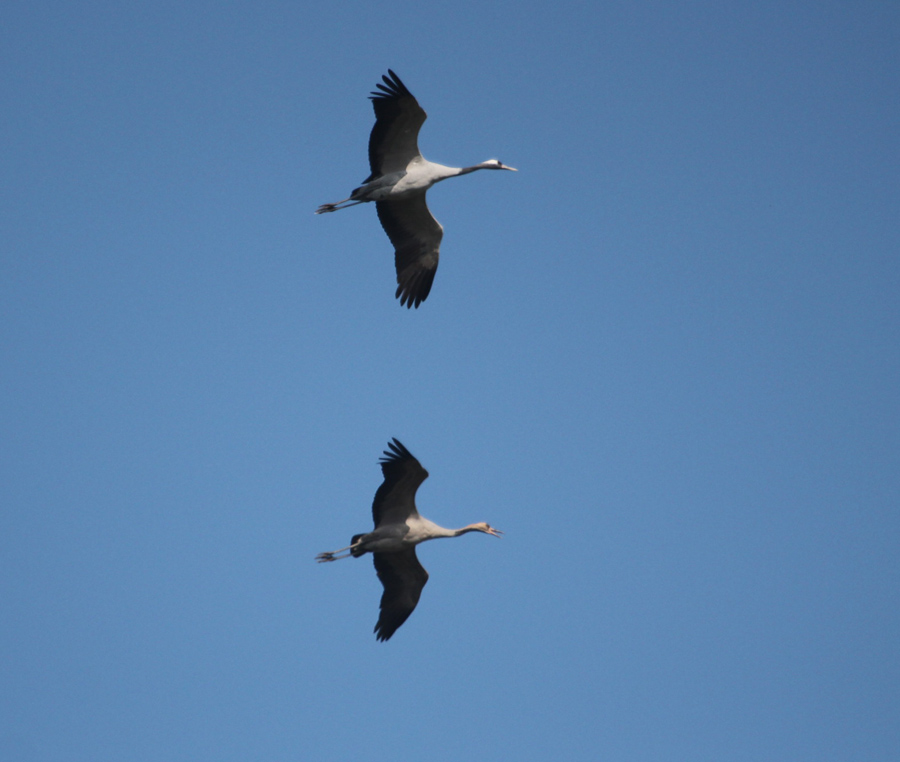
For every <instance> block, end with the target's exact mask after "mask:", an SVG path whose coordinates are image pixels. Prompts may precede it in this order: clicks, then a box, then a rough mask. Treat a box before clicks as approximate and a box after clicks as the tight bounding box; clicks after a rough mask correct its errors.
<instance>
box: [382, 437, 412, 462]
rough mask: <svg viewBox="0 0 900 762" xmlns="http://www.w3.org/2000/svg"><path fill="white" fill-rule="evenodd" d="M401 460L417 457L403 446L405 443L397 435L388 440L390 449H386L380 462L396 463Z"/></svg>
mask: <svg viewBox="0 0 900 762" xmlns="http://www.w3.org/2000/svg"><path fill="white" fill-rule="evenodd" d="M401 460H415V457H413V454H412V453H411V452H410V451H409V450H407V449H406V448H405V447H404V446H403V443H402V442H401V441H400V440H399V439H397V437H393V438H392V439H391V441H390V442H388V449H387V450H385V451H384V454H383V455H382V457H381V459H380V460H379V461H378V462H379V463H395V462H397V461H401Z"/></svg>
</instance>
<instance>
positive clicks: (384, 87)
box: [369, 69, 412, 100]
mask: <svg viewBox="0 0 900 762" xmlns="http://www.w3.org/2000/svg"><path fill="white" fill-rule="evenodd" d="M381 79H382V80H384V84H381V82H377V83H376V84H375V87H377V88H378V90H373V91H372V93H371V94H370V95H369V98H371V99H372V100H375V99H376V98H403V97H405V96H409V97H410V98H412V93H411V92H410V91H409V90H408V89H407V88H406V85H404V84H403V82H402V81H401V80H400V77H398V76H397V75H396V74H395V73H394V71H393V69H388V73H387V74H384V75H382V77H381Z"/></svg>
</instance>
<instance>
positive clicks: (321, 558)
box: [316, 553, 337, 564]
mask: <svg viewBox="0 0 900 762" xmlns="http://www.w3.org/2000/svg"><path fill="white" fill-rule="evenodd" d="M316 561H318V562H319V563H320V564H324V563H325V562H326V561H337V559H336V558H335V557H334V553H319V555H317V556H316Z"/></svg>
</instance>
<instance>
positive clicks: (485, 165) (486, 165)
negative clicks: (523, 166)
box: [478, 159, 519, 172]
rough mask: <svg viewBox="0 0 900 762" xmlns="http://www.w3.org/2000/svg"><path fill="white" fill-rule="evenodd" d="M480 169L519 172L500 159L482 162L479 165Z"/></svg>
mask: <svg viewBox="0 0 900 762" xmlns="http://www.w3.org/2000/svg"><path fill="white" fill-rule="evenodd" d="M478 168H479V169H508V170H509V171H510V172H518V171H519V170H518V169H516V168H515V167H507V166H506V165H505V164H504V163H503V162H502V161H499V160H498V159H488V160H487V161H483V162H481V164H479V165H478Z"/></svg>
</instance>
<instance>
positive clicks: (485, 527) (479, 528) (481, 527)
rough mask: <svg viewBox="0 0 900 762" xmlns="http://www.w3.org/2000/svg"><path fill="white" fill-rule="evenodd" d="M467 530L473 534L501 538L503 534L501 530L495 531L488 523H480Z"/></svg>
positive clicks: (471, 525)
mask: <svg viewBox="0 0 900 762" xmlns="http://www.w3.org/2000/svg"><path fill="white" fill-rule="evenodd" d="M466 529H470V530H472V531H473V532H484V533H485V534H489V535H492V536H494V537H499V536H500V535H502V534H503V532H501V531H500V530H499V529H494V527H492V526H491V525H490V524H488V523H487V522H486V521H479V522H478V523H477V524H469V526H467V527H466Z"/></svg>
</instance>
